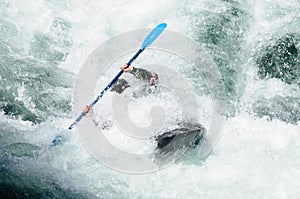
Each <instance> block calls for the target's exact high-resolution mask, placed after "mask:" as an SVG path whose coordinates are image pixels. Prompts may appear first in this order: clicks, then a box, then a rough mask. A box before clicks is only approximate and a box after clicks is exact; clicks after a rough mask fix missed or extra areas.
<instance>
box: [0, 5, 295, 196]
mask: <svg viewBox="0 0 300 199" xmlns="http://www.w3.org/2000/svg"><path fill="white" fill-rule="evenodd" d="M299 13H300V2H299V1H298V0H273V1H271V0H253V1H250V0H248V1H247V0H240V1H234V0H216V1H209V0H184V1H179V0H169V1H146V0H141V1H129V0H124V1H96V0H89V1H88V0H74V1H69V0H62V1H59V0H36V1H31V0H24V1H17V0H10V1H8V0H0V16H1V17H0V43H1V45H0V56H1V59H0V71H1V72H0V80H1V81H0V110H1V113H0V118H1V120H0V198H251V199H252V198H295V199H296V198H299V197H300V191H299V187H300V180H299V179H300V150H299V146H300V134H299V133H300V92H299V91H300V14H299ZM162 22H165V23H167V24H168V30H170V31H174V32H177V33H179V34H181V35H184V36H185V37H187V38H189V39H192V40H194V41H195V42H196V43H198V44H199V45H201V46H202V47H203V49H205V51H206V53H207V54H208V55H209V56H210V57H211V58H212V60H213V61H214V63H215V65H216V67H217V69H218V71H219V73H220V75H221V77H222V81H223V84H224V90H225V95H226V96H225V99H224V101H223V105H224V107H223V108H222V113H221V114H222V115H223V116H224V117H225V121H224V124H223V125H222V131H221V133H220V137H218V142H217V143H216V145H215V146H214V148H213V149H212V151H211V152H210V153H209V155H208V156H206V157H205V158H203V157H202V156H201V147H196V148H195V149H191V150H188V151H187V152H186V153H185V154H184V155H183V156H182V157H180V158H179V159H178V160H177V161H175V162H174V163H172V164H170V165H168V166H167V167H165V168H162V169H160V170H159V171H153V172H149V173H145V174H138V175H137V174H132V173H126V172H120V171H117V170H114V169H112V168H109V167H106V166H105V165H103V164H101V162H100V161H98V160H97V159H95V158H94V157H93V155H91V154H90V153H89V151H88V150H87V148H86V147H85V146H84V144H83V143H82V140H81V138H80V136H79V134H78V133H75V131H73V132H69V131H67V130H66V128H67V127H68V126H69V125H70V124H71V123H72V122H73V119H74V118H75V117H76V116H77V114H78V110H75V109H74V107H73V103H74V101H73V100H74V89H75V87H76V79H77V76H78V75H79V73H80V70H81V68H82V66H83V65H86V64H87V63H86V62H85V61H86V60H87V59H88V58H89V56H90V55H91V54H92V53H93V52H94V50H95V49H96V48H97V47H99V46H100V45H101V44H103V43H105V42H107V41H108V40H110V39H111V38H114V37H116V36H118V35H120V34H124V33H126V32H129V31H133V30H139V29H145V28H148V29H149V28H153V27H155V26H156V25H157V24H159V23H162ZM140 42H142V41H140ZM158 42H159V41H158ZM174 42H176V41H174ZM120 46H122V45H121V44H120ZM138 47H139V46H136V47H134V48H138ZM115 48H116V49H118V46H116V47H115ZM133 54H134V52H131V51H130V52H126V53H125V54H120V56H119V58H118V59H117V60H111V64H110V66H109V68H108V69H107V71H106V72H105V73H103V75H102V76H100V77H99V79H98V82H97V88H96V89H94V90H91V91H90V92H93V93H94V95H95V96H96V95H97V93H98V92H99V91H100V90H101V89H102V88H104V86H105V85H106V83H108V82H109V81H110V80H111V78H112V77H113V76H114V75H115V74H117V72H118V71H119V67H120V65H121V64H122V63H124V62H126V61H128V59H129V58H130V56H132V55H133ZM147 63H148V64H150V65H149V66H148V68H149V69H151V67H152V65H155V64H158V65H163V64H166V65H168V66H170V67H174V71H179V72H180V74H183V76H184V77H185V78H188V79H190V80H191V85H192V86H193V88H194V90H195V92H196V93H198V94H199V96H198V98H197V100H198V103H199V107H200V109H201V111H200V112H199V113H200V115H199V118H198V119H199V121H201V123H202V124H203V125H204V126H205V127H206V128H207V129H208V128H209V125H210V122H211V111H212V110H211V109H210V106H211V101H210V99H211V98H210V97H207V96H206V92H208V91H207V90H206V88H205V87H204V86H203V85H202V84H201V81H202V77H201V76H199V75H198V74H196V73H195V72H194V71H192V70H189V67H188V64H187V63H186V60H184V58H178V57H177V58H176V57H173V56H171V55H170V54H168V52H166V51H151V49H149V51H147V52H145V54H142V55H141V57H140V58H139V60H137V62H136V64H137V65H143V64H147ZM151 64H152V65H151ZM153 67H155V66H153ZM87 89H88V88H87ZM167 97H168V96H167ZM86 103H87V104H88V103H89V102H86ZM101 103H102V105H103V104H104V105H105V106H104V107H101V106H100V105H99V106H96V107H95V110H94V112H95V121H94V122H96V123H97V125H100V124H101V122H102V123H103V121H104V120H103V118H106V119H107V118H109V120H114V118H110V117H111V114H110V112H109V111H111V94H109V93H108V94H107V96H104V98H103V101H102V102H101ZM176 103H177V102H173V101H171V100H170V98H166V99H164V98H159V99H157V98H151V97H150V98H143V100H142V101H137V102H136V103H135V104H134V105H133V104H129V107H130V109H131V112H130V113H129V116H130V118H131V119H132V120H136V121H137V120H138V122H139V123H138V124H137V125H140V126H143V125H147V124H148V122H149V121H148V119H149V115H148V112H149V109H150V107H153V106H157V105H160V106H164V107H165V110H166V113H168V114H169V115H172V117H171V119H170V120H171V121H172V120H173V119H174V117H175V116H176V114H174V113H177V112H178V110H176V108H174V107H175V105H176ZM168 111H169V112H168ZM117 127H118V125H113V127H112V129H110V130H106V131H104V134H105V136H106V137H107V139H108V140H110V141H111V142H112V143H113V144H114V146H117V147H119V148H120V149H122V150H128V151H130V152H132V153H147V152H149V151H151V150H153V146H152V145H151V143H150V144H149V145H146V144H145V143H144V142H139V141H136V140H135V139H133V138H127V137H126V136H125V135H123V134H122V133H120V132H118V131H117V130H116V129H117ZM56 135H62V136H63V138H64V141H63V144H61V145H59V146H56V147H51V146H50V144H51V141H52V139H53V138H54V137H55V136H56ZM115 158H116V157H114V156H113V155H112V156H111V158H110V159H111V160H114V159H115Z"/></svg>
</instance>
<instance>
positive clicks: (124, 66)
mask: <svg viewBox="0 0 300 199" xmlns="http://www.w3.org/2000/svg"><path fill="white" fill-rule="evenodd" d="M126 67H127V64H123V65H122V66H121V67H120V68H121V69H122V70H123V71H124V72H125V73H128V72H131V71H132V70H133V66H132V65H130V66H129V67H128V68H126Z"/></svg>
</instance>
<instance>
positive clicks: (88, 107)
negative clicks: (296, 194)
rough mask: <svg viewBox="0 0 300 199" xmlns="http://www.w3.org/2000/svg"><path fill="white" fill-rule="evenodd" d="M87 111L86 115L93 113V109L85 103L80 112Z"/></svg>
mask: <svg viewBox="0 0 300 199" xmlns="http://www.w3.org/2000/svg"><path fill="white" fill-rule="evenodd" d="M84 112H88V114H87V116H91V115H92V114H93V109H92V107H90V106H89V105H85V107H84V108H83V109H82V111H81V113H84Z"/></svg>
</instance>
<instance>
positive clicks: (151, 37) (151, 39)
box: [142, 23, 167, 50]
mask: <svg viewBox="0 0 300 199" xmlns="http://www.w3.org/2000/svg"><path fill="white" fill-rule="evenodd" d="M166 27H167V24H166V23H161V24H159V25H158V26H156V28H154V29H153V30H152V31H151V32H150V33H149V35H148V36H147V37H146V39H145V40H144V42H143V44H142V49H143V50H145V49H146V48H147V47H148V46H150V45H151V44H152V43H153V42H154V40H155V39H156V38H157V37H158V36H159V35H160V33H162V31H164V29H165V28H166Z"/></svg>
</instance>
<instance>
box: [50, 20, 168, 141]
mask: <svg viewBox="0 0 300 199" xmlns="http://www.w3.org/2000/svg"><path fill="white" fill-rule="evenodd" d="M166 27H167V24H165V23H161V24H159V25H158V26H156V27H155V28H154V29H153V30H152V31H151V32H150V33H149V34H148V35H147V37H146V38H145V40H144V42H143V44H142V47H141V48H140V49H139V50H138V51H137V53H136V54H135V55H134V56H133V57H132V58H131V59H130V60H129V62H128V63H127V67H129V66H130V65H131V64H132V63H133V62H134V60H135V59H136V58H137V57H138V56H139V55H140V54H141V53H142V52H143V51H144V50H145V49H146V48H148V47H149V46H150V45H151V44H152V43H153V42H154V41H155V40H156V38H157V37H158V36H159V35H160V34H161V33H162V32H163V31H164V29H165V28H166ZM122 74H123V70H121V71H120V72H119V73H118V74H117V75H116V76H115V77H114V78H113V80H112V81H111V82H109V84H108V85H107V86H106V87H105V88H104V89H103V90H102V91H101V92H100V94H99V95H98V96H97V97H96V98H95V100H94V101H93V102H92V103H91V104H90V107H93V106H94V105H95V104H96V103H97V102H98V101H99V100H100V99H101V98H102V96H103V95H104V93H105V92H106V91H107V90H108V89H109V88H110V87H111V86H112V85H113V84H114V83H115V82H116V81H117V80H118V79H119V77H120V76H121V75H122ZM88 112H89V110H88V111H86V112H82V113H81V114H80V115H79V116H78V117H77V118H76V120H75V121H74V122H73V123H72V124H71V125H70V126H69V128H68V129H69V130H71V129H72V128H73V127H74V126H75V125H76V124H77V123H78V122H80V120H81V119H82V118H83V117H85V116H86V114H87V113H88ZM60 139H61V137H56V138H55V139H54V140H53V141H52V145H54V146H55V145H57V144H58V143H59V142H60Z"/></svg>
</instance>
